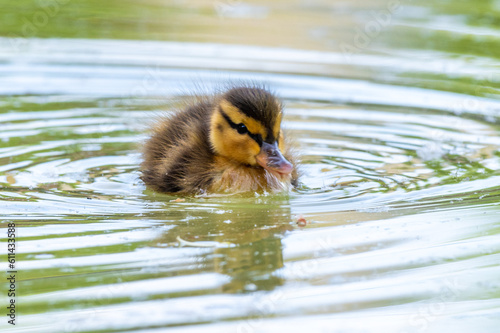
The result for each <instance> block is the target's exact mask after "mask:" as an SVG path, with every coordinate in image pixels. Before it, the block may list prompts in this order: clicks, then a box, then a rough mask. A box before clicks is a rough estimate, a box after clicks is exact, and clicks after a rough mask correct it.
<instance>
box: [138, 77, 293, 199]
mask: <svg viewBox="0 0 500 333" xmlns="http://www.w3.org/2000/svg"><path fill="white" fill-rule="evenodd" d="M282 115H283V110H282V105H281V103H280V101H279V100H278V99H277V98H276V97H275V96H274V95H273V94H271V93H270V92H269V91H267V90H265V89H262V88H258V87H236V88H233V89H230V90H229V91H227V92H226V93H224V94H222V95H219V96H215V97H213V98H211V99H206V100H204V101H200V102H198V103H197V104H194V105H191V106H189V107H187V108H186V109H184V110H182V111H179V112H176V113H174V114H173V115H170V116H166V117H164V118H163V119H160V121H158V123H157V124H156V126H155V127H154V128H153V135H152V136H151V138H150V139H149V140H148V141H147V142H146V144H145V146H144V152H143V157H144V162H143V163H142V165H141V169H142V177H141V178H142V180H143V181H144V182H145V183H146V185H147V186H148V187H149V188H151V189H153V190H156V191H159V192H167V193H177V194H200V193H227V192H231V193H233V192H262V191H271V192H276V191H283V190H286V189H288V188H289V187H290V185H293V186H295V185H296V184H297V178H298V173H297V168H296V162H295V158H294V156H293V155H292V154H291V152H290V149H289V145H288V144H287V142H286V140H285V135H284V134H283V131H282V129H281V120H282Z"/></svg>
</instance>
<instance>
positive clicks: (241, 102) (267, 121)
mask: <svg viewBox="0 0 500 333" xmlns="http://www.w3.org/2000/svg"><path fill="white" fill-rule="evenodd" d="M223 98H224V99H225V100H227V101H228V102H229V103H231V104H232V105H234V106H235V107H236V108H238V109H239V110H240V111H241V112H242V113H243V114H245V115H246V116H248V117H250V118H253V119H255V120H257V121H259V122H260V123H261V124H262V125H263V126H264V127H265V128H266V129H267V132H268V134H267V138H266V142H267V141H268V142H271V141H272V142H274V141H275V140H276V138H275V137H274V135H273V133H272V129H273V128H274V125H275V123H276V121H277V119H278V115H279V114H280V112H281V104H280V102H279V100H278V99H277V98H276V97H275V96H274V95H272V94H271V93H270V92H268V91H266V90H264V89H261V88H255V87H251V88H250V87H239V88H233V89H231V90H229V91H228V92H227V93H226V94H224V96H223Z"/></svg>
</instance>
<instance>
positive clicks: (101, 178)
mask: <svg viewBox="0 0 500 333" xmlns="http://www.w3.org/2000/svg"><path fill="white" fill-rule="evenodd" d="M137 45H140V48H138V47H137ZM96 54H98V55H99V56H98V57H96ZM200 54H201V55H203V56H200ZM439 56H440V57H445V56H446V54H444V53H443V54H439ZM352 60H354V62H355V63H354V64H353V63H349V64H348V63H346V61H345V60H344V58H343V57H342V56H341V55H339V54H336V53H328V52H315V51H298V50H292V49H272V48H261V47H250V46H245V47H239V46H238V47H236V46H224V45H219V44H196V43H167V42H138V41H130V42H129V41H113V40H75V39H68V40H55V39H54V40H50V39H48V40H37V42H36V43H34V44H33V47H32V48H31V49H28V50H26V51H23V52H20V53H13V52H9V51H8V50H7V51H5V52H4V51H2V53H0V61H1V65H0V66H1V67H2V74H1V76H0V95H1V96H2V97H1V100H0V103H1V104H0V105H1V110H2V111H1V113H0V138H1V140H2V141H1V145H0V186H1V188H0V200H1V207H0V212H1V218H2V221H3V222H4V223H5V222H7V221H9V222H15V223H16V225H17V228H18V238H17V244H18V254H17V259H18V270H19V271H20V272H21V273H20V274H19V277H20V279H21V280H20V281H19V282H18V288H19V290H20V296H19V302H20V303H21V304H22V305H20V309H19V316H20V322H21V324H20V325H19V326H17V327H16V328H15V329H13V330H10V331H12V332H50V333H54V332H118V331H120V332H122V331H127V332H128V331H130V332H151V333H153V332H163V331H164V330H166V329H169V331H170V330H171V331H174V332H175V331H176V330H178V331H179V332H180V331H182V332H202V331H203V332H212V331H213V332H234V331H235V330H236V331H248V332H251V331H259V332H277V331H284V330H288V331H294V332H295V331H298V329H299V328H300V327H304V325H307V326H308V327H309V329H310V330H311V331H321V330H324V331H328V330H330V331H331V327H333V326H335V327H336V328H335V330H334V331H336V332H337V331H338V332H341V331H348V332H353V331H363V330H364V329H366V327H371V328H373V330H372V331H374V332H389V331H390V332H396V331H398V332H399V331H401V332H403V331H406V332H417V331H419V330H421V329H425V330H427V331H429V332H442V331H443V328H444V327H446V330H448V328H450V327H455V328H456V329H455V331H457V332H458V331H463V332H467V331H470V329H478V327H479V329H480V330H481V329H482V330H483V331H488V330H490V329H492V328H493V327H497V326H495V325H498V323H499V321H498V318H500V293H499V290H500V285H499V282H498V281H500V268H499V267H500V266H499V265H498V263H499V262H500V247H499V244H500V236H499V234H498V225H499V222H500V214H499V213H500V211H499V210H498V199H499V194H500V190H499V189H500V172H499V171H498V170H500V167H499V165H500V164H499V163H500V160H499V159H500V154H499V153H498V151H499V147H500V138H499V137H498V123H499V119H498V109H499V108H500V102H498V101H497V100H496V99H494V98H489V97H477V96H469V95H462V94H459V93H454V92H449V91H438V90H431V89H422V88H415V87H407V86H404V85H391V84H387V83H383V82H377V81H375V80H373V81H370V80H364V79H359V78H358V79H352V78H350V79H349V78H345V79H343V78H333V77H331V76H329V74H331V73H332V72H334V71H335V70H336V69H338V67H339V66H345V67H346V68H350V67H352V68H355V67H356V66H371V68H372V71H374V72H376V71H377V70H379V71H380V70H382V69H383V70H387V71H388V72H390V70H389V69H387V64H388V63H390V64H401V63H404V64H405V68H404V70H405V71H408V72H410V71H412V70H417V69H418V70H421V69H422V67H425V66H424V64H422V63H420V62H419V61H418V60H415V61H412V59H410V58H409V57H406V56H405V55H395V56H375V55H373V56H370V57H367V56H361V55H360V56H354V57H353V59H351V61H352ZM453 61H455V62H459V60H457V59H454V60H453ZM461 65H462V66H464V68H465V67H467V66H476V67H479V65H478V64H475V63H471V64H467V63H466V61H465V60H464V62H463V63H461ZM395 67H397V66H396V65H395ZM479 68H480V67H479ZM393 69H394V68H393ZM483 69H484V68H483ZM398 71H402V69H401V68H400V67H399V70H396V69H394V71H393V74H394V73H396V72H398ZM427 71H428V72H430V71H432V69H427ZM403 74H404V73H403ZM403 74H401V75H402V76H403ZM434 74H438V73H434ZM394 75H399V74H394ZM464 75H465V74H464ZM228 81H258V82H264V83H265V84H267V85H268V86H269V87H270V88H271V89H273V90H274V91H276V93H277V94H278V95H279V96H281V97H282V99H283V100H284V102H285V104H286V117H285V123H284V126H285V127H286V129H287V131H288V134H289V135H290V136H293V137H294V138H295V140H296V143H297V146H298V147H299V151H300V153H301V158H302V167H301V168H302V169H301V171H302V174H303V176H302V178H301V181H302V184H301V186H300V187H299V188H298V189H297V190H295V191H293V192H292V193H290V194H289V195H283V194H281V195H255V196H249V197H248V196H247V197H239V196H213V197H210V196H202V197H188V198H176V197H172V196H168V195H162V194H155V193H152V192H150V191H148V190H146V189H145V187H144V185H143V183H142V182H141V181H140V179H139V171H138V166H139V163H140V161H141V157H140V153H139V149H140V143H141V142H142V141H143V140H144V139H145V138H146V137H147V130H146V129H147V125H148V123H149V122H150V121H151V119H154V115H156V114H157V113H158V112H160V111H162V110H164V111H165V112H168V111H170V110H173V109H174V108H177V107H179V105H182V104H181V103H182V102H181V100H182V99H184V98H185V97H189V96H186V95H189V93H186V92H191V93H193V94H194V93H198V94H203V93H212V92H214V91H216V90H217V89H219V88H220V87H221V86H223V85H224V83H225V82H228ZM200 87H201V88H200ZM471 101H473V103H471ZM478 106H480V107H478ZM299 215H303V217H304V218H305V219H306V220H307V221H308V225H307V227H305V228H302V229H301V228H299V227H297V225H296V223H295V221H296V220H297V216H299ZM458 319H460V322H461V326H457V325H456V322H457V320H458ZM366 325H369V326H366ZM454 325H455V326H454ZM177 326H179V327H177ZM180 326H184V327H180ZM0 327H1V328H2V329H11V327H8V326H7V324H6V323H5V322H1V323H0Z"/></svg>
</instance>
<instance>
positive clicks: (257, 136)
mask: <svg viewBox="0 0 500 333" xmlns="http://www.w3.org/2000/svg"><path fill="white" fill-rule="evenodd" d="M219 112H220V114H221V115H222V117H224V119H225V120H226V122H227V123H228V124H229V126H231V127H232V128H234V129H235V130H238V125H239V124H236V123H235V122H233V121H232V120H231V118H229V116H228V115H227V114H226V113H225V112H224V111H223V110H222V108H221V107H220V106H219ZM247 134H248V136H250V137H251V138H252V139H253V140H254V141H255V142H257V144H258V145H259V146H262V136H261V135H260V134H253V133H250V132H247Z"/></svg>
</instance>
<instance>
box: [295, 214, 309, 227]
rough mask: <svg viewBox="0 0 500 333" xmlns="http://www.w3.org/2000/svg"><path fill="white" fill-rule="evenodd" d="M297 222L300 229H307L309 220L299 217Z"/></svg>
mask: <svg viewBox="0 0 500 333" xmlns="http://www.w3.org/2000/svg"><path fill="white" fill-rule="evenodd" d="M296 222H297V225H298V226H299V227H305V226H306V225H307V220H306V219H305V218H304V216H302V215H299V216H298V217H297V220H296Z"/></svg>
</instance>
